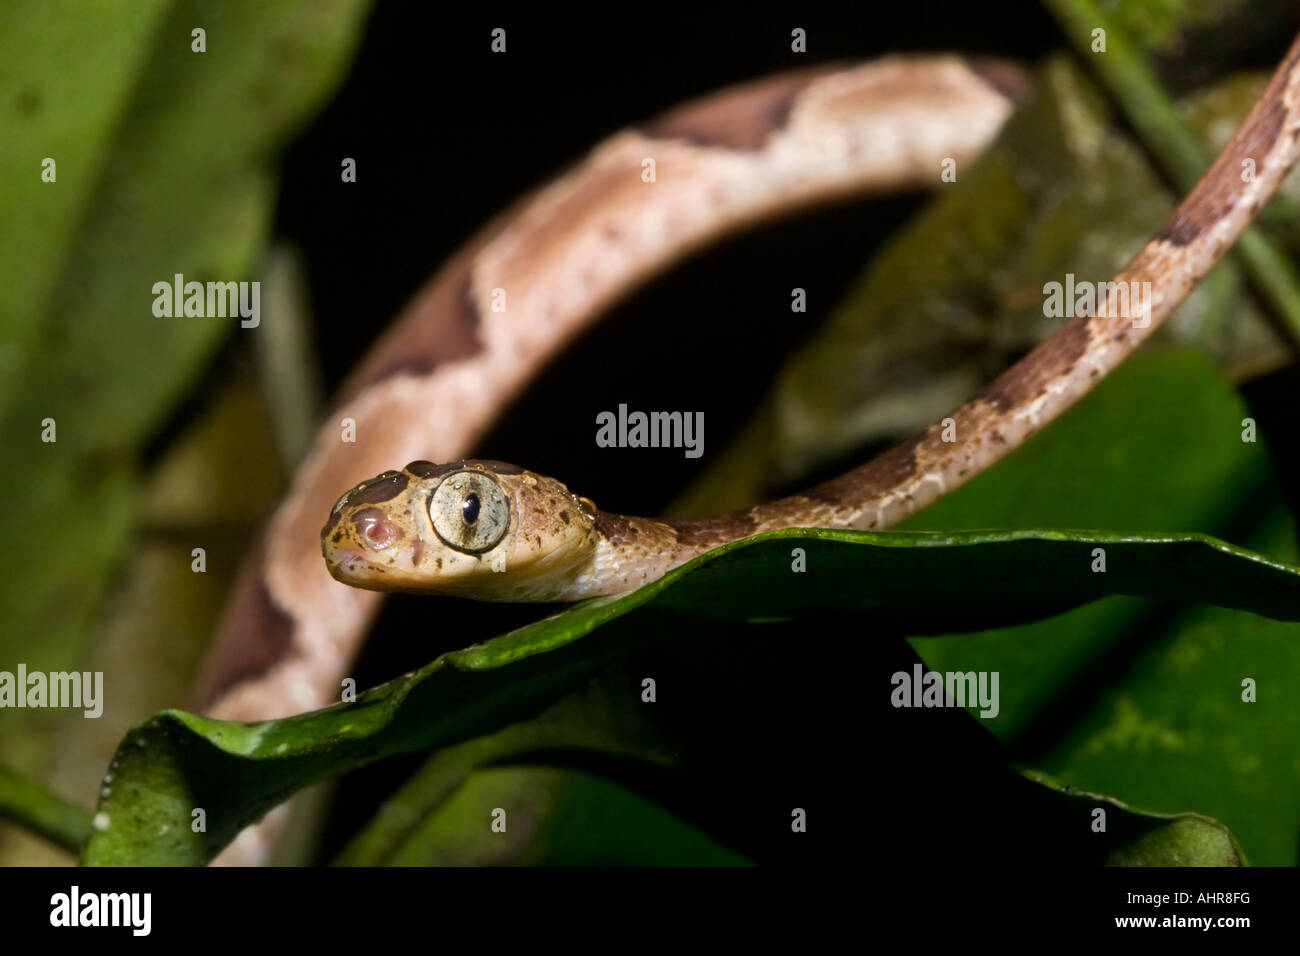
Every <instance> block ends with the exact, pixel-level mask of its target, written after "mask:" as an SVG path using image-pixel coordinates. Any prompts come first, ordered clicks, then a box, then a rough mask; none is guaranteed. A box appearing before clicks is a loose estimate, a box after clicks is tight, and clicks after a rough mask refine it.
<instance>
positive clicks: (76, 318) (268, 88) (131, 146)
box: [0, 0, 368, 775]
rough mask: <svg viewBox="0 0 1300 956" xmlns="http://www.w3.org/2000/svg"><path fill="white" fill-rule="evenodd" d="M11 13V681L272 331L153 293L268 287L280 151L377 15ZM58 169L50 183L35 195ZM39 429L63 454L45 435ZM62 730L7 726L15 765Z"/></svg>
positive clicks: (344, 8) (334, 1) (68, 661)
mask: <svg viewBox="0 0 1300 956" xmlns="http://www.w3.org/2000/svg"><path fill="white" fill-rule="evenodd" d="M3 7H4V9H3V10H2V11H0V94H3V93H4V92H5V91H9V92H12V93H13V98H8V97H6V98H4V99H3V102H4V104H5V106H4V110H3V111H0V140H3V142H4V143H5V149H4V150H3V153H4V156H3V157H0V163H2V164H3V165H0V172H3V173H4V174H5V175H3V176H0V182H3V183H4V185H3V186H0V202H3V203H4V210H3V211H4V215H3V216H0V219H3V220H4V222H3V225H0V252H3V255H2V256H0V259H3V260H4V265H3V266H0V274H4V273H9V272H14V270H16V272H14V274H19V275H22V276H23V277H24V280H23V281H22V282H18V281H15V282H13V283H11V285H12V286H13V290H12V291H15V292H16V290H18V289H19V287H21V288H22V291H23V295H22V296H18V295H16V294H15V295H9V296H7V298H8V299H9V300H11V301H12V302H16V303H18V306H19V307H18V309H17V311H15V312H14V313H13V321H12V322H11V321H9V319H8V313H6V320H5V322H4V323H3V326H4V329H5V336H6V337H5V339H4V341H3V344H4V345H5V346H6V348H4V349H3V350H0V351H3V352H4V354H3V357H2V359H0V360H2V361H3V362H4V363H6V364H5V370H4V373H3V374H2V375H0V393H2V394H0V443H2V444H3V448H4V454H3V455H0V485H3V486H4V487H6V488H9V489H21V490H22V497H23V503H22V507H21V508H10V509H6V511H5V512H4V514H3V515H2V516H0V535H3V536H4V537H5V539H6V540H8V541H11V542H13V543H14V547H12V548H10V549H8V551H7V552H6V553H7V557H8V560H6V561H5V562H4V563H3V570H4V573H3V574H0V606H3V607H4V608H5V615H4V620H3V623H0V668H5V669H12V668H13V666H14V665H15V664H16V662H18V661H23V662H25V663H26V664H27V665H28V667H29V668H31V669H33V670H62V669H66V668H68V667H71V666H74V665H75V664H76V662H78V661H79V659H80V655H81V653H82V651H83V648H84V646H85V644H86V639H87V635H88V632H89V631H90V629H91V628H92V626H93V624H94V621H95V619H96V616H97V611H98V609H99V608H100V606H101V601H102V600H103V598H104V596H105V594H106V593H107V588H108V585H109V584H110V582H111V580H112V575H113V574H114V572H115V571H116V570H117V568H118V567H119V566H120V562H121V561H122V560H123V558H124V556H126V555H127V554H128V552H129V549H130V548H131V547H132V544H133V539H132V538H131V529H132V525H133V522H134V520H135V502H136V499H137V491H138V484H137V480H136V459H137V457H138V454H139V451H140V449H141V447H142V445H143V444H144V443H145V442H146V441H147V440H148V439H149V437H150V436H151V435H152V434H153V432H154V431H155V430H156V429H157V428H158V427H159V426H160V425H161V424H162V423H164V422H165V421H166V420H167V418H168V416H169V415H170V414H171V413H172V410H173V408H174V407H175V405H176V403H177V401H178V400H179V399H180V398H182V397H183V396H184V395H185V394H186V393H187V392H188V391H189V390H190V389H191V388H192V387H193V385H194V381H195V378H196V376H197V374H198V373H199V372H200V371H201V370H202V369H203V368H204V367H205V366H206V364H207V363H208V362H209V361H210V358H211V356H212V354H213V350H214V349H215V348H216V346H217V345H219V343H220V341H221V340H222V339H223V338H224V337H225V336H226V335H227V334H230V333H232V332H233V331H235V330H238V331H239V332H240V333H241V334H244V335H255V334H257V330H255V329H247V330H246V329H240V328H239V321H238V319H230V318H184V317H181V318H159V317H156V316H155V315H154V314H153V303H154V294H153V291H152V289H153V285H154V283H155V282H159V281H166V280H169V279H170V278H171V277H172V276H174V275H175V274H177V273H181V274H183V275H184V276H185V277H186V278H187V279H193V280H198V281H205V280H222V281H225V280H231V281H234V280H250V279H254V278H256V274H255V269H256V267H257V264H258V258H259V256H260V254H261V251H262V247H263V245H264V243H265V240H266V236H267V232H268V229H269V223H270V218H271V215H272V204H273V200H274V162H275V154H276V150H277V149H278V148H279V146H280V145H281V144H282V143H283V142H284V141H285V139H286V138H287V136H288V135H289V134H290V133H292V132H293V131H294V130H295V129H296V128H297V127H298V126H299V124H301V123H302V122H303V120H304V119H305V118H306V117H307V116H308V115H310V113H311V111H312V110H313V109H314V108H315V107H316V106H317V105H318V104H320V103H321V102H322V101H323V99H324V97H325V96H326V95H327V93H328V92H329V91H330V90H331V89H332V88H333V86H334V85H335V83H336V82H337V81H338V80H339V79H340V78H341V75H342V71H343V69H344V67H345V65H346V63H347V60H348V55H349V53H350V51H351V49H352V47H353V44H354V41H355V37H356V31H357V27H358V26H359V24H360V20H361V17H362V16H364V14H365V13H366V11H367V9H368V5H367V4H366V3H364V2H352V0H327V2H323V3H316V4H298V3H291V2H288V0H275V2H266V3H255V4H232V5H225V6H217V7H214V6H212V5H211V4H206V3H202V2H197V0H177V2H173V3H170V4H165V5H159V4H155V3H147V2H142V3H138V4H137V3H130V4H125V5H123V4H101V3H94V4H70V3H62V2H42V0H15V2H11V3H6V4H4V5H3ZM197 27H202V28H204V29H205V30H206V31H207V37H206V42H207V51H206V52H203V53H200V52H195V51H193V50H192V49H191V43H192V38H191V31H192V30H193V29H195V28H197ZM11 145H12V146H13V147H14V149H12V150H11V149H10V146H11ZM46 155H51V156H53V157H54V158H56V159H57V160H58V178H57V181H56V182H54V183H42V182H40V179H39V174H40V160H41V158H42V157H43V156H46ZM11 166H12V169H11ZM11 171H12V172H14V173H15V174H16V176H17V178H16V179H11V178H10V176H9V175H8V174H9V172H11ZM29 276H30V278H31V279H32V285H31V286H30V288H29V287H28V286H27V284H26V279H27V277H29ZM29 292H30V294H31V295H30V298H29V297H28V293H29ZM263 321H272V320H271V319H270V318H269V317H268V316H266V315H263ZM46 420H53V422H54V427H55V429H56V435H57V441H55V442H48V441H43V440H42V437H43V436H42V433H43V430H45V427H46V426H45V425H44V424H43V423H44V422H46ZM106 682H107V683H108V685H109V686H110V687H111V686H114V685H115V684H116V686H126V685H127V684H128V683H129V679H128V678H126V677H124V676H123V675H121V674H120V673H109V674H106ZM57 722H58V718H57V717H56V716H54V715H51V714H49V713H48V712H46V713H41V712H36V713H33V712H32V711H26V710H25V711H22V712H18V713H16V714H11V715H10V717H9V718H8V724H7V729H8V730H10V731H11V732H9V733H6V734H5V735H4V737H3V739H2V740H0V749H3V756H4V758H5V759H6V760H7V761H9V762H11V763H12V764H13V765H14V766H16V767H18V768H20V769H23V770H24V771H26V772H31V773H34V774H37V775H39V774H40V773H43V772H45V770H47V769H48V766H47V765H48V762H49V761H50V758H51V756H52V755H53V753H54V752H55V751H54V749H53V748H52V747H50V746H49V745H48V737H47V734H48V732H49V731H50V730H51V728H53V727H54V726H56V725H57Z"/></svg>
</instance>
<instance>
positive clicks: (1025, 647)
mask: <svg viewBox="0 0 1300 956" xmlns="http://www.w3.org/2000/svg"><path fill="white" fill-rule="evenodd" d="M1247 414H1248V412H1247V410H1246V408H1245V406H1244V405H1243V404H1242V402H1241V400H1240V399H1239V398H1238V397H1237V396H1236V394H1235V393H1234V392H1233V391H1232V390H1231V389H1230V388H1229V387H1228V386H1227V385H1226V384H1225V383H1224V382H1223V381H1222V379H1221V378H1220V377H1219V376H1218V375H1217V374H1216V373H1215V372H1214V370H1213V368H1212V367H1211V366H1210V364H1209V362H1208V361H1207V360H1206V359H1204V358H1202V357H1200V356H1198V355H1195V354H1192V353H1187V352H1180V351H1171V352H1167V353H1165V354H1153V355H1140V356H1136V357H1134V358H1133V359H1131V360H1130V361H1129V362H1127V363H1126V364H1125V365H1123V366H1122V367H1120V368H1119V369H1117V370H1116V371H1115V372H1114V373H1112V375H1111V376H1110V377H1109V378H1108V379H1107V380H1106V381H1105V382H1104V383H1103V384H1102V385H1101V386H1099V387H1098V388H1097V389H1096V390H1095V391H1094V392H1093V393H1092V394H1090V395H1088V396H1087V397H1085V398H1084V399H1083V400H1082V401H1081V402H1080V403H1079V404H1078V406H1076V407H1075V408H1074V409H1072V410H1071V411H1070V412H1069V413H1067V414H1066V415H1064V416H1062V418H1061V419H1060V420H1058V421H1057V422H1055V423H1053V424H1052V426H1051V427H1049V428H1047V429H1044V430H1043V432H1041V433H1040V434H1038V435H1036V436H1035V437H1034V438H1032V439H1031V440H1030V441H1028V442H1027V443H1026V444H1025V445H1024V446H1023V447H1021V448H1019V449H1017V450H1016V451H1015V452H1014V453H1013V454H1012V455H1010V456H1009V457H1008V458H1007V460H1006V461H1004V462H1002V463H1001V464H1000V465H998V467H996V468H994V469H991V470H990V471H988V472H985V473H984V474H982V475H979V476H977V477H976V478H974V479H973V480H972V481H971V482H970V483H969V484H967V485H966V486H964V487H962V488H960V489H958V490H957V491H955V492H954V493H952V494H950V495H948V496H946V497H945V498H943V499H940V500H939V501H938V502H936V503H935V504H934V505H932V506H931V507H929V508H927V509H926V510H925V511H923V512H921V513H920V514H918V515H916V516H915V517H914V518H912V519H911V520H910V521H908V522H906V523H905V524H904V525H903V526H902V527H904V528H908V529H913V528H914V529H929V530H937V529H943V528H948V529H957V528H972V527H991V528H1034V527H1085V528H1102V529H1112V530H1117V529H1143V530H1148V531H1174V530H1179V531H1201V532H1205V533H1210V534H1214V533H1218V534H1222V535H1228V534H1231V533H1233V532H1234V530H1235V525H1236V519H1237V517H1238V515H1239V513H1240V512H1241V510H1242V508H1243V504H1246V505H1248V504H1249V503H1250V502H1253V501H1255V500H1257V499H1258V496H1259V495H1260V494H1261V493H1264V492H1266V490H1267V488H1268V483H1269V481H1270V480H1271V479H1270V474H1271V468H1272V458H1271V456H1270V455H1269V453H1268V450H1267V447H1266V446H1265V445H1264V444H1263V443H1262V442H1257V443H1254V444H1251V443H1246V442H1243V441H1242V440H1241V437H1242V426H1241V422H1242V419H1243V418H1244V417H1246V415H1247ZM1288 555H1289V552H1284V553H1283V554H1282V557H1283V558H1287V557H1288ZM1147 613H1148V609H1147V608H1146V607H1145V606H1144V605H1143V604H1141V603H1140V602H1134V601H1129V600H1125V599H1113V600H1109V601H1105V602H1100V603H1097V604H1093V605H1090V606H1088V607H1085V608H1080V609H1079V610H1077V611H1074V612H1072V613H1070V614H1068V615H1064V616H1062V617H1060V618H1056V619H1054V620H1051V621H1042V622H1039V623H1036V624H1030V625H1028V626H1026V627H1023V628H1017V629H1014V630H999V631H995V632H992V633H989V634H967V635H965V636H963V637H962V638H961V639H960V640H957V641H939V642H933V641H924V642H920V643H918V644H917V648H918V650H919V651H920V652H921V654H922V656H923V657H924V658H925V660H926V663H928V664H929V665H930V666H932V667H934V668H935V669H937V670H966V669H969V668H972V667H973V668H975V669H977V670H989V669H992V670H1000V671H1002V672H1003V674H1004V678H1003V685H1002V696H1003V708H1002V712H1001V713H1000V714H999V715H998V717H997V719H996V720H994V721H992V722H991V727H992V729H993V730H994V732H996V733H997V734H998V735H999V736H1000V737H1002V739H1004V740H1008V741H1015V740H1017V739H1019V738H1021V737H1022V736H1023V735H1025V734H1027V733H1030V732H1031V731H1032V730H1033V728H1034V727H1035V725H1036V724H1037V723H1038V722H1039V721H1040V720H1041V717H1040V715H1041V713H1042V712H1043V711H1044V710H1045V709H1047V708H1050V707H1051V706H1052V702H1053V701H1054V700H1057V699H1058V698H1060V697H1061V695H1062V694H1063V693H1064V688H1067V687H1069V686H1071V685H1072V684H1073V683H1074V681H1075V680H1076V679H1077V678H1078V676H1079V675H1081V674H1086V673H1090V672H1091V670H1092V668H1094V667H1096V666H1100V662H1103V661H1105V660H1106V659H1107V655H1108V654H1111V653H1122V648H1124V647H1126V646H1130V645H1131V644H1132V643H1133V642H1134V641H1135V640H1139V639H1140V637H1141V634H1142V633H1143V631H1144V630H1145V629H1146V628H1147V625H1146V624H1145V623H1144V622H1145V620H1146V615H1147ZM962 630H963V631H968V630H969V628H963V629H962ZM1007 675H1021V676H1020V677H1019V678H1009V677H1008V676H1007Z"/></svg>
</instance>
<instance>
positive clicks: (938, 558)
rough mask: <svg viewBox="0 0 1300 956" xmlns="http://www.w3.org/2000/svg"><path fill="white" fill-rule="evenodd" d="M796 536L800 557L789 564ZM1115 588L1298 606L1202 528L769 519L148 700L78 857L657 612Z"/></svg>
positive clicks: (924, 606)
mask: <svg viewBox="0 0 1300 956" xmlns="http://www.w3.org/2000/svg"><path fill="white" fill-rule="evenodd" d="M796 547H798V548H801V549H803V550H804V551H805V557H806V561H807V566H808V568H809V569H810V570H809V571H808V572H805V573H792V571H791V551H792V549H794V548H796ZM1097 548H1103V549H1105V551H1106V554H1107V570H1106V572H1105V573H1104V574H1103V573H1094V572H1093V571H1092V570H1091V565H1092V562H1093V561H1094V549H1097ZM1115 593H1128V594H1135V595H1142V596H1148V597H1161V598H1175V599H1176V598H1180V597H1183V598H1185V597H1188V596H1194V597H1195V599H1196V600H1199V601H1207V602H1215V603H1219V604H1222V605H1224V606H1228V607H1236V608H1241V609H1249V610H1253V611H1255V612H1258V613H1266V614H1269V615H1273V616H1277V617H1281V618H1286V619H1292V620H1300V569H1295V568H1290V567H1287V566H1285V565H1281V564H1277V563H1274V562H1270V561H1267V560H1265V559H1263V558H1261V557H1259V556H1257V555H1252V554H1250V553H1248V552H1245V551H1242V550H1240V549H1237V548H1233V547H1232V546H1230V545H1226V544H1223V543H1222V542H1217V541H1214V540H1213V539H1210V538H1207V537H1204V536H1201V535H1184V536H1179V535H1160V536H1153V537H1151V538H1148V539H1145V540H1144V539H1141V538H1138V537H1135V536H1124V535H1114V534H1095V533H1072V534H1067V533H1061V532H1010V533H1007V532H969V533H963V534H942V533H939V534H916V533H913V534H905V533H897V534H870V533H863V532H846V531H825V530H814V531H805V530H797V529H796V530H789V531H776V532H770V533H768V534H764V535H758V536H755V537H753V538H749V539H746V540H743V541H738V542H734V543H733V544H730V545H726V546H724V547H722V548H718V549H716V550H714V551H711V552H709V553H708V554H706V555H702V556H700V557H699V558H697V559H695V560H694V561H692V562H690V563H688V564H686V565H683V566H682V567H680V568H677V569H676V570H674V571H672V572H670V573H669V574H667V575H665V576H664V577H663V578H661V579H659V580H658V581H655V582H653V583H651V584H649V585H647V586H646V587H644V588H641V589H640V590H638V591H635V592H632V593H631V594H629V595H625V596H622V597H618V598H612V599H596V600H593V601H589V602H586V603H584V604H581V605H578V606H576V607H574V608H573V609H571V610H568V611H565V612H562V613H560V614H557V615H555V616H553V617H550V618H546V619H544V620H542V621H539V622H537V623H535V624H533V625H530V626H528V627H524V628H521V629H519V630H517V631H514V632H511V633H509V634H506V635H503V636H501V637H498V638H495V639H493V640H490V641H487V642H485V643H483V644H480V645H476V646H473V647H469V648H466V649H464V650H460V651H454V652H451V653H448V654H444V655H442V656H441V657H439V658H438V659H437V660H435V661H434V662H433V663H431V664H429V665H428V666H426V667H424V668H422V669H421V670H419V671H416V672H415V673H413V674H411V675H408V676H406V677H403V678H400V679H398V680H395V681H392V682H390V683H388V684H385V685H383V686H381V687H378V688H376V689H374V690H372V691H370V692H368V693H366V694H364V695H363V696H362V697H360V698H359V699H358V700H357V701H356V702H355V703H353V704H341V705H338V706H335V707H331V708H327V709H325V710H321V711H316V712H313V713H310V714H305V715H300V716H297V717H291V718H287V719H284V720H276V721H268V722H264V723H259V724H237V723H227V722H221V721H214V720H208V719H205V718H202V717H198V716H195V715H193V714H188V713H184V712H181V711H167V712H165V713H163V714H160V715H159V716H158V717H156V718H154V719H153V720H151V721H150V722H149V723H147V724H145V725H144V726H143V727H141V728H139V729H137V730H136V731H133V732H132V733H131V734H129V735H128V737H127V738H126V739H125V740H124V741H123V743H122V745H121V746H120V747H119V749H118V752H117V756H116V757H115V758H114V763H113V764H112V766H111V767H110V774H111V775H112V778H113V781H112V785H111V787H110V788H109V791H108V793H107V795H106V796H104V797H103V798H102V799H101V801H100V805H99V811H98V813H97V815H96V820H97V821H98V824H99V826H100V830H99V831H98V832H97V833H96V834H95V835H94V836H93V837H92V838H91V839H90V841H89V842H88V843H87V845H86V849H85V853H84V860H85V861H86V862H88V863H115V862H116V863H124V862H137V863H146V862H147V863H164V862H171V863H201V862H206V861H207V860H208V859H210V858H211V856H213V855H214V854H215V853H216V852H217V851H218V850H219V849H220V848H221V847H222V846H223V845H224V844H225V843H226V842H228V841H229V840H230V839H232V838H233V837H234V835H235V834H236V833H237V832H238V831H239V830H240V829H242V828H243V827H244V826H245V825H247V824H248V823H250V822H252V821H254V820H256V819H258V818H259V817H260V816H261V815H262V814H263V813H264V812H266V811H267V810H269V809H270V808H271V807H272V806H274V805H275V804H277V803H279V802H281V801H282V800H284V799H285V798H286V797H288V796H289V795H290V794H292V793H293V792H294V791H296V790H298V789H301V788H302V787H303V786H305V785H307V784H308V783H311V782H314V781H316V780H319V779H322V778H324V777H326V776H329V775H331V774H335V773H338V772H341V771H343V770H346V769H350V768H352V767H356V766H360V765H362V764H364V763H367V762H369V761H371V760H374V759H376V758H378V757H382V756H385V755H389V754H395V753H401V752H406V751H410V750H414V749H424V748H436V747H443V746H447V745H449V744H452V743H457V742H460V741H463V740H467V739H470V738H472V737H476V736H480V735H482V734H484V733H488V732H491V731H494V730H496V729H498V728H500V727H503V726H505V725H507V724H509V723H511V722H513V721H515V720H518V719H520V718H521V717H525V716H528V715H529V714H531V713H534V712H536V711H537V710H538V709H539V708H540V707H542V706H544V705H546V704H548V703H550V702H551V701H553V700H555V699H557V698H558V697H560V696H561V695H562V694H564V693H566V692H568V691H570V690H572V689H573V688H574V687H576V686H578V684H579V683H581V682H582V681H584V680H586V679H587V678H588V677H590V676H591V675H592V674H594V673H595V672H596V671H597V670H598V669H599V668H600V667H601V666H603V665H604V664H605V663H607V662H608V661H610V660H612V659H614V658H615V657H617V656H619V655H621V654H624V653H627V652H628V651H630V650H633V649H636V648H639V647H643V646H646V645H647V644H648V643H654V642H662V641H667V640H671V637H672V632H673V627H672V626H671V625H670V624H669V623H668V622H667V621H665V620H664V618H663V615H664V614H665V613H667V614H671V613H672V612H677V613H690V614H694V615H697V616H698V615H703V616H706V617H711V618H714V619H719V620H725V619H732V620H753V619H755V618H784V617H789V616H792V615H797V614H800V613H805V612H810V611H811V612H814V613H819V614H824V613H827V612H829V611H831V610H841V611H857V612H863V611H869V612H870V613H871V615H872V618H873V620H874V621H876V622H877V624H880V623H881V622H885V621H891V620H892V621H894V622H896V623H901V622H906V625H907V629H908V631H909V632H910V633H916V632H918V631H921V632H925V631H927V630H928V631H931V632H933V631H936V630H948V629H952V628H953V627H955V626H960V625H961V624H962V623H966V624H968V625H971V624H974V625H976V626H978V624H980V623H985V624H986V623H987V622H989V621H992V620H995V619H1000V620H1004V621H1005V620H1008V619H1010V620H1015V621H1019V620H1024V619H1026V618H1028V617H1031V616H1033V615H1034V614H1042V613H1050V612H1054V611H1056V610H1059V609H1061V608H1062V607H1068V606H1072V605H1075V604H1078V603H1080V602H1082V601H1087V600H1091V599H1093V598H1096V597H1100V596H1103V595H1107V594H1115ZM637 610H639V611H640V612H641V613H638V614H630V613H629V612H632V611H637ZM652 612H653V613H652ZM598 628H599V630H597V629H598ZM196 807H197V808H203V809H204V810H205V812H206V814H207V829H206V831H205V832H203V833H198V834H195V833H193V832H192V831H191V830H190V828H189V826H188V821H189V819H190V814H191V812H192V810H193V809H194V808H196Z"/></svg>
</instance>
